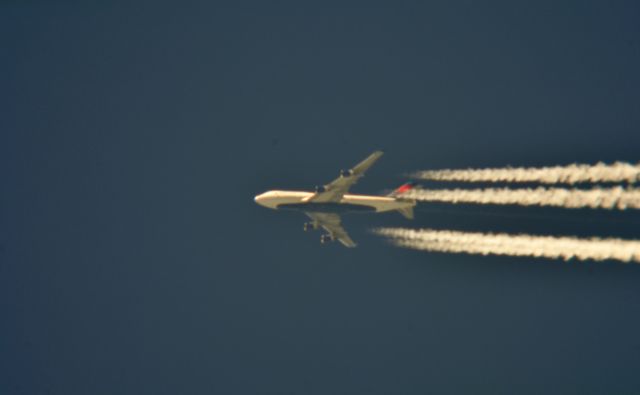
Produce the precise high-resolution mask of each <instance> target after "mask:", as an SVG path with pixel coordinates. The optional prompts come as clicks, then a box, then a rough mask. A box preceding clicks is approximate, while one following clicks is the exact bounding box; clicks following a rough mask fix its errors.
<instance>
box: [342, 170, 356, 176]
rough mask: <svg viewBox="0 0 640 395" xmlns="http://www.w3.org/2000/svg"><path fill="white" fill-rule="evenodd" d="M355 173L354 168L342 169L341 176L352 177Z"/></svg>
mask: <svg viewBox="0 0 640 395" xmlns="http://www.w3.org/2000/svg"><path fill="white" fill-rule="evenodd" d="M352 175H353V170H340V176H341V177H351V176H352Z"/></svg>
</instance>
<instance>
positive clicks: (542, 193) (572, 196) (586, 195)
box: [403, 186, 640, 210]
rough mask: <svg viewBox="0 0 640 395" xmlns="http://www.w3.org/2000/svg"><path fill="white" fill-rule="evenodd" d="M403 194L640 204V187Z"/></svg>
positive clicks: (456, 199) (432, 198) (430, 198)
mask: <svg viewBox="0 0 640 395" xmlns="http://www.w3.org/2000/svg"><path fill="white" fill-rule="evenodd" d="M403 197H407V198H411V199H416V200H420V201H425V202H448V203H475V204H513V205H520V206H553V207H564V208H586V207H588V208H603V209H609V210H611V209H618V210H625V209H627V208H632V209H638V208H640V189H625V188H622V187H620V186H618V187H613V188H593V189H589V190H580V189H565V188H542V187H539V188H535V189H530V188H522V189H509V188H486V189H431V190H427V189H413V190H410V191H407V192H405V193H404V194H403Z"/></svg>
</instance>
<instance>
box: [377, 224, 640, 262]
mask: <svg viewBox="0 0 640 395" xmlns="http://www.w3.org/2000/svg"><path fill="white" fill-rule="evenodd" d="M374 233H376V234H378V235H382V236H386V237H388V238H390V240H391V242H392V243H393V244H395V245H397V246H400V247H407V248H412V249H416V250H426V251H437V252H452V253H466V254H481V255H509V256H529V257H543V258H552V259H558V258H561V259H564V260H565V261H567V260H570V259H577V260H580V261H584V260H594V261H603V260H608V259H611V260H618V261H621V262H640V241H638V240H623V239H614V238H606V239H601V238H596V237H593V238H589V239H587V238H576V237H556V236H533V235H527V234H520V235H510V234H506V233H472V232H456V231H446V230H445V231H443V230H432V229H421V230H411V229H403V228H378V229H375V230H374Z"/></svg>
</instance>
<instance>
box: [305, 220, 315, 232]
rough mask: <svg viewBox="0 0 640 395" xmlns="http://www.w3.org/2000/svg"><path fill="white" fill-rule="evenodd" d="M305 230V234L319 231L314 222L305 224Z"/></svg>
mask: <svg viewBox="0 0 640 395" xmlns="http://www.w3.org/2000/svg"><path fill="white" fill-rule="evenodd" d="M303 229H304V231H305V232H308V231H310V230H314V229H317V227H316V225H315V224H314V223H313V222H305V223H304V227H303Z"/></svg>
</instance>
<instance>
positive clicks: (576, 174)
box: [411, 162, 640, 184]
mask: <svg viewBox="0 0 640 395" xmlns="http://www.w3.org/2000/svg"><path fill="white" fill-rule="evenodd" d="M411 176H412V177H413V178H418V179H423V180H436V181H468V182H539V183H543V184H576V183H580V182H591V183H597V182H627V183H629V184H633V183H636V182H639V181H640V164H635V165H632V164H630V163H625V162H615V163H613V164H611V165H608V164H605V163H602V162H600V163H597V164H595V165H584V164H572V165H568V166H551V167H513V168H512V167H505V168H493V169H466V170H452V169H447V170H429V171H419V172H416V173H413V174H412V175H411Z"/></svg>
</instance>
